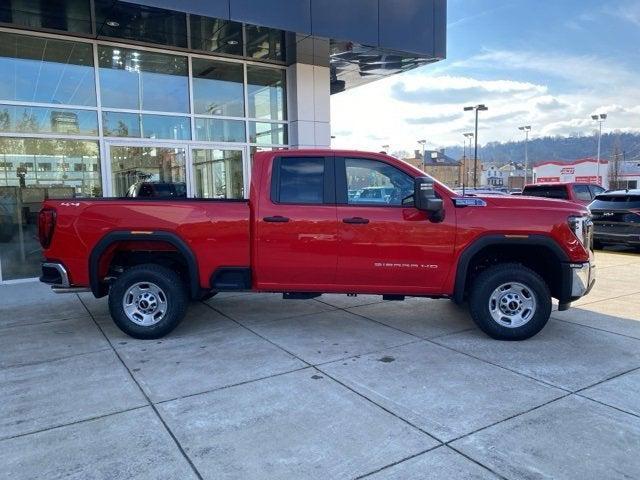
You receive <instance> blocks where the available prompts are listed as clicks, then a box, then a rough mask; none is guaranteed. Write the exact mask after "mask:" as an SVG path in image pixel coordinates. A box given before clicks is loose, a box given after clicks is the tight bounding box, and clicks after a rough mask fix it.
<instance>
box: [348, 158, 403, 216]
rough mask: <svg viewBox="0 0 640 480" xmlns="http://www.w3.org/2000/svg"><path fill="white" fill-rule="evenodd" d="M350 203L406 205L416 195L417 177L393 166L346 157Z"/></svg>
mask: <svg viewBox="0 0 640 480" xmlns="http://www.w3.org/2000/svg"><path fill="white" fill-rule="evenodd" d="M345 167H346V174H347V190H348V203H349V204H351V205H359V204H374V205H398V206H399V205H402V204H403V203H402V201H403V200H404V199H405V198H407V197H411V196H412V195H413V179H412V178H411V177H410V176H409V175H407V174H406V173H404V172H402V171H400V170H398V169H397V168H395V167H392V166H391V165H389V164H387V163H384V162H378V161H375V160H366V159H362V158H347V159H345Z"/></svg>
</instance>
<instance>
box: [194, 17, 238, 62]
mask: <svg viewBox="0 0 640 480" xmlns="http://www.w3.org/2000/svg"><path fill="white" fill-rule="evenodd" d="M190 22H191V25H190V28H191V48H193V49H194V50H203V51H205V52H212V53H228V54H230V55H242V24H241V23H238V22H231V21H228V20H222V19H218V18H208V17H201V16H200V15H191V16H190Z"/></svg>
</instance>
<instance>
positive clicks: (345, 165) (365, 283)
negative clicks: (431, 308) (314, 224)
mask: <svg viewBox="0 0 640 480" xmlns="http://www.w3.org/2000/svg"><path fill="white" fill-rule="evenodd" d="M335 168H336V201H337V204H338V205H337V215H338V244H339V248H338V266H337V270H336V283H337V284H339V285H340V286H341V290H345V291H348V290H352V291H361V292H362V291H368V292H371V293H382V292H385V293H391V292H396V293H415V294H418V293H424V294H428V293H430V292H437V291H440V290H441V287H442V285H443V283H444V281H445V277H446V276H447V274H448V272H449V266H450V265H451V262H452V257H453V250H454V243H455V213H454V212H453V207H452V205H449V204H446V205H445V209H446V210H445V212H446V213H445V219H444V221H443V222H440V223H432V222H430V221H429V220H428V218H427V214H426V213H425V212H422V211H420V210H417V209H416V208H414V207H413V177H412V176H410V175H409V174H407V173H405V172H404V171H402V170H400V169H399V168H397V167H395V166H393V165H391V164H389V163H386V162H384V161H382V160H374V159H368V158H336V161H335ZM371 191H379V192H380V193H381V194H382V197H383V201H380V199H378V198H376V199H375V200H373V199H371V198H369V197H370V196H371V195H362V192H371ZM445 203H446V202H445Z"/></svg>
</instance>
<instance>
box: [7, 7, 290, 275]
mask: <svg viewBox="0 0 640 480" xmlns="http://www.w3.org/2000/svg"><path fill="white" fill-rule="evenodd" d="M45 3H47V2H32V1H29V0H12V1H11V2H9V3H8V4H5V5H4V6H2V7H0V22H5V23H12V24H14V25H15V26H24V27H25V28H34V29H40V30H50V29H55V30H59V31H64V32H73V33H75V34H83V33H91V32H92V31H93V32H95V35H98V40H94V39H88V38H86V39H84V38H79V37H76V38H74V37H71V36H62V35H60V34H54V33H48V32H40V33H37V34H34V33H33V32H26V31H22V30H15V29H10V28H3V27H0V282H3V281H10V280H14V279H20V278H28V277H35V276H38V275H39V274H40V272H39V262H40V260H41V250H40V246H39V244H38V242H37V231H36V229H37V213H38V211H39V209H40V207H41V204H42V202H43V201H44V200H45V199H48V198H81V197H100V196H165V197H166V196H173V197H184V196H190V197H197V198H233V199H237V198H243V197H245V195H246V193H247V191H248V190H247V189H248V181H249V178H248V175H249V168H250V164H251V159H250V157H252V156H253V153H254V152H255V151H257V150H269V149H277V148H286V146H287V129H288V121H287V105H286V82H285V69H284V66H283V65H277V64H274V62H276V63H277V62H278V61H279V60H281V59H283V58H284V57H283V55H284V48H283V45H284V42H283V41H282V35H281V34H282V32H278V31H275V30H270V29H262V28H257V27H256V29H254V30H251V31H250V29H249V26H245V25H242V24H237V23H235V22H228V21H222V20H216V19H208V18H204V17H198V16H195V15H191V16H185V15H183V14H176V15H169V16H168V17H167V16H163V15H161V14H160V13H159V12H157V11H156V10H157V9H152V8H148V7H139V6H131V8H133V9H142V10H144V12H146V13H145V15H142V16H140V15H138V16H135V15H132V12H129V11H128V10H127V9H128V8H130V7H129V6H127V5H128V4H125V3H123V2H111V1H99V0H96V1H95V2H94V4H95V19H96V23H95V24H93V25H92V23H91V21H90V20H89V18H90V15H88V14H87V17H86V18H85V16H84V15H85V13H86V12H85V10H84V8H85V7H86V6H88V5H89V2H88V1H85V0H55V1H52V2H50V3H51V5H57V6H58V7H59V8H57V9H52V8H48V10H47V12H48V13H47V12H45V11H44V10H45V9H44V7H42V8H40V7H39V8H40V10H38V8H35V7H34V5H36V4H37V5H44V4H45ZM88 11H89V10H87V12H88ZM133 17H135V18H133ZM127 19H129V20H127ZM187 23H188V25H189V27H190V28H188V29H187V28H186V26H187ZM183 25H184V29H183V28H182V26H183ZM107 37H108V38H107ZM123 38H124V39H130V40H132V41H135V42H146V43H155V44H156V45H154V46H151V45H149V46H142V45H140V46H138V45H132V44H131V43H126V42H125V43H121V40H117V39H123ZM159 44H162V45H165V46H168V47H179V48H185V51H176V50H175V49H174V50H173V51H169V50H167V49H163V48H162V46H159ZM233 55H236V56H238V57H242V58H230V57H229V56H233ZM259 62H263V63H259ZM264 62H267V63H264Z"/></svg>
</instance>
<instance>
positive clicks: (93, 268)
mask: <svg viewBox="0 0 640 480" xmlns="http://www.w3.org/2000/svg"><path fill="white" fill-rule="evenodd" d="M150 240H151V241H160V242H167V243H169V244H171V245H172V246H174V247H175V248H176V250H178V252H179V253H180V254H181V255H182V256H183V257H184V259H185V260H186V262H187V268H188V270H189V284H190V285H189V287H190V288H189V290H190V293H191V298H197V297H198V295H199V294H200V278H199V275H198V261H197V259H196V256H195V255H194V253H193V251H191V248H189V246H188V245H187V243H186V242H185V241H184V240H183V239H182V238H180V237H179V236H178V235H176V234H175V233H172V232H146V231H145V232H144V233H136V232H132V231H130V230H127V231H115V232H110V233H107V234H106V235H105V236H104V237H102V238H101V239H100V240H99V241H98V243H96V245H95V246H94V247H93V250H91V254H90V255H89V285H90V287H91V292H93V295H94V296H95V297H96V298H100V297H104V296H105V295H106V294H107V293H108V289H107V288H105V286H104V285H103V284H102V283H101V282H100V276H99V267H100V258H102V255H103V254H104V252H105V251H106V250H107V248H109V247H110V246H111V245H113V244H114V243H116V242H122V241H127V242H129V241H140V242H142V241H150Z"/></svg>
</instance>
